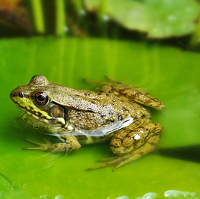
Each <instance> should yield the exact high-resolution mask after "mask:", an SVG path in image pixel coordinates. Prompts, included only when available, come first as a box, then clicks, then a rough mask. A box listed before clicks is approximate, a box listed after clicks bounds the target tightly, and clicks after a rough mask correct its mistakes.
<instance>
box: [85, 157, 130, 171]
mask: <svg viewBox="0 0 200 199" xmlns="http://www.w3.org/2000/svg"><path fill="white" fill-rule="evenodd" d="M97 162H106V163H104V164H101V165H98V166H95V167H91V168H88V169H86V171H90V170H94V169H100V168H104V167H108V166H113V165H116V164H117V165H116V166H115V167H114V168H113V171H115V170H116V169H117V168H118V167H120V166H122V165H121V163H122V162H123V157H121V156H117V157H112V158H105V159H101V160H98V161H97ZM124 164H126V163H124Z"/></svg>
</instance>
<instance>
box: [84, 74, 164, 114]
mask: <svg viewBox="0 0 200 199" xmlns="http://www.w3.org/2000/svg"><path fill="white" fill-rule="evenodd" d="M106 79H107V81H95V80H88V79H87V80H86V81H87V82H91V83H95V84H99V85H100V88H99V90H100V92H104V93H112V94H114V95H116V96H118V97H121V98H122V99H123V97H124V98H125V99H129V100H131V101H134V102H137V103H139V104H142V105H145V106H149V107H152V108H154V109H157V110H161V109H164V108H165V105H164V104H163V102H161V101H160V100H158V99H157V98H155V97H154V96H152V95H150V94H149V93H147V92H146V91H145V90H143V89H141V88H137V87H135V86H132V85H129V84H125V83H122V82H120V81H116V80H113V79H111V78H108V77H106Z"/></svg>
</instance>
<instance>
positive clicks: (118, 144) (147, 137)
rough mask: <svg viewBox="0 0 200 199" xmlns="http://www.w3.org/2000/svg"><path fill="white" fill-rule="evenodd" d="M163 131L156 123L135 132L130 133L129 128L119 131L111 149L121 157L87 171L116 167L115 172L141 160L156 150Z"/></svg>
mask: <svg viewBox="0 0 200 199" xmlns="http://www.w3.org/2000/svg"><path fill="white" fill-rule="evenodd" d="M162 131H163V128H162V126H161V125H160V124H159V123H154V122H152V123H148V124H145V125H144V126H142V127H139V128H137V129H135V130H133V131H130V129H129V128H124V129H121V130H119V131H118V132H117V133H116V134H115V135H114V136H113V138H112V140H111V147H110V148H111V150H112V152H113V153H115V154H117V155H120V156H117V157H113V158H108V159H103V160H100V162H106V163H105V164H102V165H100V166H96V167H92V168H89V169H87V170H93V169H98V168H102V167H107V166H110V165H116V166H115V168H114V169H113V170H115V169H117V168H119V167H120V166H122V165H124V164H126V163H128V162H131V161H133V160H136V159H139V158H140V157H142V156H143V155H145V154H147V153H149V152H151V151H153V150H154V148H155V146H156V145H157V144H158V141H159V140H160V137H161V134H162Z"/></svg>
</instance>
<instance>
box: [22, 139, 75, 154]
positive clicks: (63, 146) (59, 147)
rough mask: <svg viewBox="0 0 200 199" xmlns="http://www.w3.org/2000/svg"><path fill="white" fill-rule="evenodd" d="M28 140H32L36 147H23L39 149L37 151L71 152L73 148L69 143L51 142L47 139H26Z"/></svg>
mask: <svg viewBox="0 0 200 199" xmlns="http://www.w3.org/2000/svg"><path fill="white" fill-rule="evenodd" d="M24 140H26V141H27V142H30V143H31V144H34V145H35V146H36V147H27V148H23V150H37V151H47V152H54V153H59V152H65V153H69V152H70V151H71V150H72V147H71V146H70V144H69V143H55V144H51V143H50V142H48V141H46V140H45V143H44V144H43V143H38V142H35V141H32V140H28V139H24Z"/></svg>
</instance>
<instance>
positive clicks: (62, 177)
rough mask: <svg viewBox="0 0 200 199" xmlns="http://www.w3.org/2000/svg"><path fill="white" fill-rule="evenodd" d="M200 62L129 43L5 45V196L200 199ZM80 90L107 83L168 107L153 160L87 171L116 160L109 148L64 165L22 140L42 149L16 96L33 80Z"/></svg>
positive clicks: (160, 116)
mask: <svg viewBox="0 0 200 199" xmlns="http://www.w3.org/2000/svg"><path fill="white" fill-rule="evenodd" d="M199 63H200V56H199V54H195V53H191V52H183V51H181V50H179V49H176V48H172V47H166V46H165V47H164V46H159V45H147V44H145V43H132V42H123V41H120V42H119V41H107V40H95V39H92V40H91V39H90V40H89V39H85V40H81V39H65V38H57V39H55V38H32V39H16V40H15V39H13V40H2V41H0V66H1V67H0V74H1V81H0V86H1V98H0V103H1V115H0V118H1V119H0V124H1V125H0V154H1V155H0V196H1V197H2V198H17V197H18V198H27V199H29V198H48V199H54V198H55V199H61V198H77V199H79V198H89V199H90V198H97V199H102V198H108V197H110V198H113V199H114V198H117V197H119V196H128V197H129V198H130V199H135V198H136V197H139V196H143V195H144V194H145V193H147V192H155V193H157V194H158V195H159V197H160V198H164V195H163V194H164V192H165V191H167V190H181V191H189V192H195V193H197V194H198V195H199V194H200V189H199V187H200V172H199V171H200V164H199V163H200V158H199V152H200V125H199V118H200V80H199V74H200V67H199ZM36 74H42V75H45V76H46V77H47V78H48V79H49V80H50V81H54V82H58V83H60V84H63V85H66V86H69V87H73V88H77V89H92V86H91V85H87V84H85V83H83V82H82V81H81V79H82V78H89V79H96V80H103V76H104V75H106V76H108V77H111V78H114V79H117V80H120V81H123V82H126V83H129V84H133V85H135V86H138V87H142V88H145V89H146V90H147V91H149V92H150V93H151V94H153V95H154V96H156V97H157V98H159V99H160V100H162V101H163V102H164V103H165V104H166V109H165V110H162V111H154V110H150V111H151V113H152V119H153V121H156V122H159V123H161V124H162V125H163V127H164V133H163V136H162V138H161V141H160V143H159V145H158V147H157V149H156V150H155V152H153V153H151V154H148V155H146V156H144V157H143V158H141V159H139V160H137V161H135V162H131V163H129V164H126V165H125V166H123V167H121V168H119V169H118V170H116V171H115V172H112V167H108V168H104V169H99V170H94V171H90V172H89V171H88V172H86V171H84V170H85V169H86V168H89V167H91V166H95V165H98V163H96V162H95V161H96V160H98V159H101V158H107V157H112V153H111V152H110V150H109V144H108V143H104V144H96V145H88V146H83V147H82V148H81V149H80V150H78V151H76V152H72V153H70V154H69V155H67V156H65V157H61V156H59V155H58V154H48V153H44V152H40V151H24V150H21V149H22V148H24V147H28V146H31V144H30V143H27V142H26V141H24V140H23V139H22V138H29V139H33V140H36V141H40V142H42V141H43V140H42V135H41V134H39V133H37V130H34V129H32V128H31V129H30V128H28V129H26V128H23V127H21V126H20V127H19V126H18V124H17V123H16V118H17V116H19V115H20V114H21V111H20V110H19V109H18V108H17V107H16V106H15V105H14V103H13V102H12V101H11V100H10V98H9V94H10V92H11V90H13V89H14V88H16V87H17V86H19V85H24V84H27V83H28V82H29V81H30V78H31V77H32V76H33V75H36ZM56 197H57V198H56Z"/></svg>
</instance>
